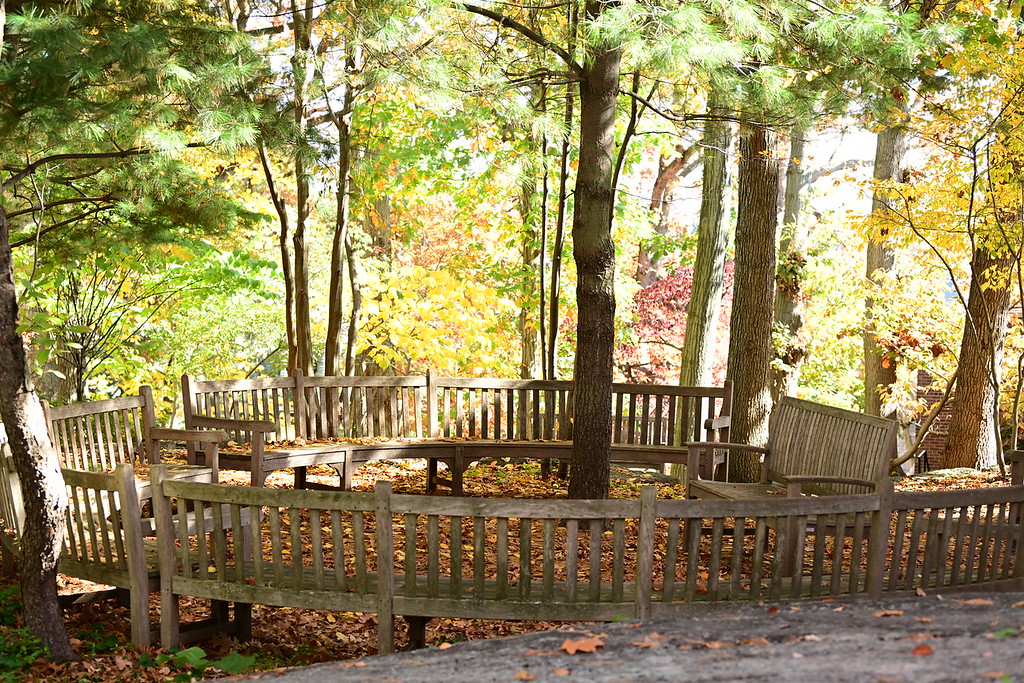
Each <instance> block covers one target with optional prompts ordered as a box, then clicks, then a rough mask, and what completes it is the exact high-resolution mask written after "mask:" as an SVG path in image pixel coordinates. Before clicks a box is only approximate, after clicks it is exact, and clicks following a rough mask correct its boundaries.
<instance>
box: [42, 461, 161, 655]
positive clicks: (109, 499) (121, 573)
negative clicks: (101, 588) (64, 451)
mask: <svg viewBox="0 0 1024 683" xmlns="http://www.w3.org/2000/svg"><path fill="white" fill-rule="evenodd" d="M62 473H63V475H64V483H65V484H66V486H67V492H68V499H69V505H68V510H67V514H66V517H65V523H66V532H65V534H64V541H63V545H62V547H61V555H60V571H61V573H62V574H67V575H69V576H74V577H77V578H80V579H84V580H86V581H92V582H94V583H98V584H104V585H108V586H116V587H118V588H127V589H129V590H130V600H131V613H132V642H134V643H136V644H138V645H142V644H148V643H150V642H151V634H150V624H149V593H150V591H151V590H155V589H156V588H157V585H156V580H155V578H154V580H152V581H151V580H150V571H149V566H148V564H147V560H146V552H145V547H144V545H143V538H142V520H141V509H140V505H139V498H138V493H137V489H136V485H135V474H134V471H133V470H132V467H131V465H130V464H128V463H121V464H119V465H117V466H116V467H115V468H114V471H113V472H85V471H82V470H78V469H64V470H62Z"/></svg>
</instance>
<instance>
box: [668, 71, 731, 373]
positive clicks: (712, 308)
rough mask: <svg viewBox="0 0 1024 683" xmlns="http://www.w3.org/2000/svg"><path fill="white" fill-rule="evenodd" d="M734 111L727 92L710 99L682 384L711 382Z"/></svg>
mask: <svg viewBox="0 0 1024 683" xmlns="http://www.w3.org/2000/svg"><path fill="white" fill-rule="evenodd" d="M728 113H729V109H728V107H727V106H725V104H724V103H723V101H722V98H721V95H720V94H719V93H717V92H715V91H712V92H711V93H710V95H709V97H708V115H709V117H711V118H709V119H708V120H707V121H706V122H705V124H704V138H703V140H702V142H701V148H702V155H703V157H704V169H703V185H702V186H703V195H702V197H701V203H700V219H699V223H698V225H697V257H696V260H695V261H694V265H693V285H692V288H691V290H690V302H689V304H688V305H687V308H686V334H685V337H684V339H683V351H682V356H681V361H680V363H681V365H680V368H679V384H680V386H702V385H706V384H708V383H710V381H711V361H710V356H711V344H712V341H713V340H714V336H715V335H714V333H715V327H716V325H717V321H718V309H719V306H721V304H722V290H723V289H724V287H725V249H726V245H727V243H728V239H729V228H728V218H729V211H728V207H729V202H728V195H729V185H730V180H729V175H730V174H729V153H730V148H731V147H732V124H731V123H730V122H729V121H726V120H724V119H722V118H717V119H716V118H714V117H716V116H717V117H724V116H725V115H726V114H728Z"/></svg>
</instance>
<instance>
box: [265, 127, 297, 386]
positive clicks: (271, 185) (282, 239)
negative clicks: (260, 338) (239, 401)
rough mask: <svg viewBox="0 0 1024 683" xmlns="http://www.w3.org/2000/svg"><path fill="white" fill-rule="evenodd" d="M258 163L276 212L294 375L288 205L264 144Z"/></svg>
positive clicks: (292, 289)
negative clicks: (279, 189)
mask: <svg viewBox="0 0 1024 683" xmlns="http://www.w3.org/2000/svg"><path fill="white" fill-rule="evenodd" d="M259 154H260V163H261V164H262V165H263V177H264V179H266V181H267V191H268V192H269V193H270V200H271V201H272V202H273V203H274V210H275V211H276V212H277V221H278V232H277V244H278V249H279V251H280V252H281V271H282V275H283V277H284V327H285V334H286V335H287V338H288V374H289V375H290V376H294V375H295V368H296V367H297V366H296V361H295V348H296V342H295V340H296V334H295V274H294V273H293V272H292V249H291V240H290V235H289V233H290V230H291V228H290V225H289V220H288V206H287V205H286V204H285V201H284V198H283V197H282V196H281V193H280V192H279V191H278V189H277V183H276V182H275V181H274V171H273V169H272V168H271V166H270V155H269V154H268V152H267V148H266V146H265V145H263V144H260V146H259Z"/></svg>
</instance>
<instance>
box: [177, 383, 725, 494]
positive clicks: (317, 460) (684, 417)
mask: <svg viewBox="0 0 1024 683" xmlns="http://www.w3.org/2000/svg"><path fill="white" fill-rule="evenodd" d="M182 396H183V399H182V402H183V406H184V413H185V426H186V428H188V429H221V430H224V431H225V432H227V433H228V434H229V435H230V438H231V439H232V440H233V441H235V442H236V443H239V444H245V443H248V444H251V448H250V449H249V450H247V451H246V452H244V453H241V454H237V453H233V452H225V453H223V454H222V455H221V467H224V468H228V469H241V470H246V471H249V472H251V475H252V483H253V484H254V485H257V486H258V485H262V483H263V482H264V480H265V478H266V476H267V475H268V474H269V473H270V472H271V471H273V470H275V469H285V468H295V470H296V472H295V477H296V479H295V482H296V487H297V488H301V487H303V486H304V485H305V468H306V467H308V466H310V465H315V464H328V465H332V466H334V467H335V468H336V469H337V470H338V472H339V475H340V477H341V483H342V485H343V487H346V488H347V484H348V482H349V481H350V480H351V476H352V472H353V471H354V469H355V468H356V467H358V466H359V465H361V464H363V463H365V462H371V461H373V460H382V459H394V458H409V457H425V458H427V460H428V489H430V490H433V488H434V487H436V486H437V485H439V484H440V485H443V486H446V487H450V488H451V489H452V491H453V492H454V493H460V492H461V478H462V474H463V473H464V472H465V469H466V467H467V466H468V465H469V463H471V462H472V461H473V460H475V459H478V458H479V457H482V456H483V455H493V452H492V451H493V450H494V449H495V448H498V447H500V448H502V449H506V450H508V449H518V451H519V453H520V454H521V457H537V458H539V459H541V460H542V462H547V461H549V460H550V459H552V458H564V457H565V455H566V452H567V449H568V444H569V443H570V442H571V440H572V419H571V416H572V396H573V384H572V382H567V381H546V380H499V379H468V378H458V377H440V376H437V375H436V374H435V373H433V372H428V373H427V375H425V376H404V377H302V376H299V377H275V378H266V379H245V380H211V381H200V380H195V379H193V378H191V377H189V376H188V375H184V376H183V377H182ZM731 408H732V386H731V384H730V383H728V382H726V384H725V385H724V386H722V387H676V386H663V385H646V384H615V385H613V410H614V414H613V416H612V419H613V435H612V437H613V443H612V449H613V457H614V458H615V459H616V461H618V462H635V463H644V464H654V465H657V464H665V463H685V462H686V459H685V448H686V446H685V444H686V443H687V442H691V441H719V440H722V441H726V440H728V436H729V424H730V415H731ZM270 435H274V437H275V438H276V439H278V440H290V439H300V440H304V441H308V442H309V443H307V444H305V445H301V446H290V445H289V446H280V445H275V444H270V445H269V446H268V445H267V441H269V440H270V438H271V437H270ZM329 439H341V440H342V441H340V442H338V441H329V442H328V441H323V440H329ZM346 439H349V440H351V439H354V440H357V441H358V440H360V439H373V440H375V441H377V442H374V443H356V444H352V443H347V442H346V441H345V440H346ZM445 439H456V440H457V441H455V442H454V443H455V444H457V445H451V443H450V442H447V441H445ZM470 444H472V445H470ZM528 444H538V447H537V448H533V447H531V446H530V445H528ZM529 453H533V454H534V455H527V454H529ZM439 462H443V463H445V464H446V465H447V466H448V469H449V470H450V478H449V479H444V478H441V477H440V476H439V475H438V467H437V465H438V463H439ZM703 467H704V468H705V469H708V468H711V467H713V463H710V464H704V465H703Z"/></svg>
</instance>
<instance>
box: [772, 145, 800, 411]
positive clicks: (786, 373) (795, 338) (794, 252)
mask: <svg viewBox="0 0 1024 683" xmlns="http://www.w3.org/2000/svg"><path fill="white" fill-rule="evenodd" d="M805 142H806V132H805V131H804V129H803V127H802V126H795V127H794V128H793V130H792V131H791V133H790V147H789V165H788V167H787V168H786V193H785V201H784V204H783V210H782V222H783V232H782V239H781V240H780V241H779V267H778V269H777V274H776V278H775V323H776V329H778V330H781V331H783V332H784V334H785V337H784V338H783V339H782V340H780V341H781V348H776V351H775V352H776V360H777V361H778V363H776V367H775V368H774V369H773V370H772V400H773V402H774V401H778V399H779V398H780V397H782V396H795V395H796V389H797V385H798V384H799V380H800V366H801V365H802V364H803V362H804V359H805V358H806V357H807V344H806V342H805V341H804V340H803V339H802V330H803V326H804V318H803V292H802V289H803V274H804V264H805V263H806V262H807V259H806V257H805V256H804V242H805V241H806V239H807V235H806V231H805V230H804V229H803V227H802V226H801V225H800V223H799V219H800V208H801V203H802V201H803V200H802V197H801V192H802V191H803V189H804V187H805V186H806V182H805V176H806V174H805V173H804V168H806V163H805V162H804V143H805Z"/></svg>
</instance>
